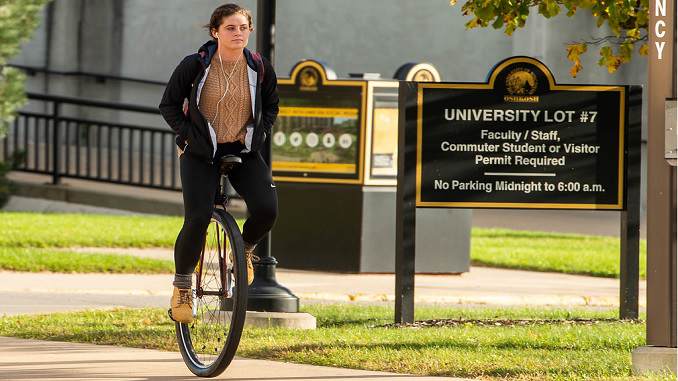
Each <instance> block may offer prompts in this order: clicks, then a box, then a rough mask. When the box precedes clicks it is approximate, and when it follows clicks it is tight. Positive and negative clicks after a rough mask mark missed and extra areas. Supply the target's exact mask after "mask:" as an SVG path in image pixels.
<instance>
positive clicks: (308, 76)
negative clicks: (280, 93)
mask: <svg viewBox="0 0 678 381" xmlns="http://www.w3.org/2000/svg"><path fill="white" fill-rule="evenodd" d="M299 77H300V78H301V79H300V81H301V89H302V90H317V89H318V78H319V75H318V71H317V70H315V69H314V68H311V67H307V68H305V69H303V70H302V71H301V73H299Z"/></svg>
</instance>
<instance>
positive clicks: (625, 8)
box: [450, 0, 649, 77]
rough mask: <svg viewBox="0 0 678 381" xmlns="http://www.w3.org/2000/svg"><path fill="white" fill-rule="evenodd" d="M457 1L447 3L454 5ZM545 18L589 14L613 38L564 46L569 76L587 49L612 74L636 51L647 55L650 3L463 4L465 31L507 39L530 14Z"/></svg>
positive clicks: (543, 0) (540, 0)
mask: <svg viewBox="0 0 678 381" xmlns="http://www.w3.org/2000/svg"><path fill="white" fill-rule="evenodd" d="M456 3H457V0H450V4H451V5H455V4H456ZM535 9H536V11H537V12H538V13H539V14H540V15H542V16H544V17H546V18H551V17H554V16H557V15H558V14H560V13H561V12H563V11H566V12H567V15H568V16H573V15H574V14H575V13H576V12H577V11H582V12H584V11H586V12H590V13H591V15H592V16H593V17H594V19H595V21H596V26H597V27H599V28H600V27H602V26H604V25H605V24H607V25H608V27H609V29H610V31H611V33H612V35H609V36H605V37H601V38H597V39H594V40H592V41H579V42H573V43H570V44H568V45H567V48H566V50H567V58H568V59H569V60H570V61H571V62H572V67H571V69H570V74H571V75H572V76H573V77H576V76H577V73H579V72H580V71H581V69H582V64H581V60H580V57H581V55H582V54H584V53H586V51H587V49H588V47H589V45H600V48H599V54H600V60H599V61H598V64H599V65H601V66H604V67H607V70H608V71H609V72H610V73H614V72H615V71H617V69H618V68H619V67H620V66H621V65H622V64H625V63H627V62H629V61H631V57H632V55H633V52H634V51H635V50H636V49H637V51H638V53H639V54H640V55H647V54H648V46H647V29H648V21H649V0H602V1H595V0H466V2H465V3H464V5H463V6H462V13H463V14H464V15H465V16H471V17H472V19H471V20H470V21H468V22H467V23H466V27H467V28H469V29H470V28H476V27H487V26H489V25H492V27H493V28H495V29H502V28H503V29H504V33H506V34H507V35H509V36H510V35H511V34H513V32H514V31H515V30H516V29H518V28H522V27H524V26H525V21H527V18H528V16H529V15H530V11H531V10H535Z"/></svg>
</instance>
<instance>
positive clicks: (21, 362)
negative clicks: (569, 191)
mask: <svg viewBox="0 0 678 381" xmlns="http://www.w3.org/2000/svg"><path fill="white" fill-rule="evenodd" d="M0 378H1V379H3V380H8V381H9V380H43V381H47V380H60V381H65V380H95V379H96V380H100V381H105V380H130V381H131V380H147V381H154V380H192V381H195V380H197V379H198V378H197V377H196V376H194V375H193V374H192V373H190V372H189V371H188V369H187V368H186V366H185V365H184V363H183V361H182V360H181V356H180V355H179V353H178V352H161V351H156V350H149V349H136V348H122V347H114V346H109V345H92V344H78V343H63V342H52V341H38V340H23V339H15V338H9V337H0ZM216 379H217V380H226V379H228V380H295V381H304V380H336V381H342V380H343V381H348V380H351V381H359V380H380V381H381V380H384V381H391V380H393V381H395V380H398V381H409V380H418V381H427V380H440V381H446V380H448V381H454V380H457V381H463V379H461V378H449V377H422V376H408V375H403V374H394V373H384V372H371V371H364V370H353V369H341V368H329V367H321V366H312V365H300V364H290V363H283V362H276V361H266V360H250V359H241V358H236V359H235V360H234V361H233V362H232V363H231V365H230V366H229V367H228V369H226V371H225V372H224V373H222V374H221V376H219V377H217V378H216Z"/></svg>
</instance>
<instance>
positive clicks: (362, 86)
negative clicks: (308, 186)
mask: <svg viewBox="0 0 678 381" xmlns="http://www.w3.org/2000/svg"><path fill="white" fill-rule="evenodd" d="M307 67H313V68H315V69H317V70H318V71H319V72H320V76H321V78H322V80H321V81H320V82H321V86H322V87H332V86H350V87H356V88H359V90H360V96H361V101H360V110H359V111H358V109H356V108H324V107H285V106H282V107H280V109H281V111H283V109H285V108H287V109H288V110H287V111H283V112H293V113H294V112H300V113H301V112H305V111H308V112H311V113H323V112H327V113H332V112H336V114H332V115H331V116H335V117H360V124H359V127H358V128H359V129H360V131H359V133H358V136H359V141H358V142H356V144H360V147H358V148H359V150H358V151H357V154H358V163H356V164H350V165H353V167H354V168H355V169H354V171H353V172H351V173H348V172H338V171H337V170H336V168H333V169H332V170H330V171H320V170H317V169H310V170H301V169H299V170H298V172H300V173H303V172H317V173H328V174H332V173H344V174H351V175H357V177H358V178H357V179H336V178H335V179H331V178H322V177H310V176H309V177H305V176H299V177H291V176H273V179H274V180H275V181H283V182H305V183H335V184H362V183H363V180H364V178H365V177H364V173H363V171H364V169H365V113H366V107H367V81H366V80H334V79H328V78H327V73H326V72H325V68H324V67H323V66H322V65H321V64H320V63H318V62H316V61H311V60H309V61H302V62H300V63H297V64H296V66H295V67H294V69H293V71H292V74H291V76H290V78H278V85H293V86H294V85H296V77H297V75H298V74H299V72H301V70H303V69H304V68H307ZM290 110H291V111H290ZM323 110H324V111H323ZM350 110H355V111H350ZM353 112H355V115H354V114H352V113H353ZM279 115H280V116H285V115H284V114H282V113H280V114H279ZM327 115H328V116H329V114H327ZM295 116H297V115H295ZM304 116H317V117H322V116H324V115H319V114H314V115H304ZM275 163H276V162H273V166H274V167H275V165H276V164H275ZM307 164H309V165H312V164H316V163H307ZM317 164H328V163H317ZM329 164H331V163H329ZM273 170H276V168H273ZM356 170H357V172H356ZM283 171H284V170H281V172H283ZM289 172H292V171H289ZM294 172H297V171H294Z"/></svg>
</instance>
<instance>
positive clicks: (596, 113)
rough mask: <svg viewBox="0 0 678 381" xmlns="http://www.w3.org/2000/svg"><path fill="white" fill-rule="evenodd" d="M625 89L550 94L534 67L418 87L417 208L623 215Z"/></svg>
mask: <svg viewBox="0 0 678 381" xmlns="http://www.w3.org/2000/svg"><path fill="white" fill-rule="evenodd" d="M627 93H628V92H627V88H626V87H625V86H590V85H557V84H556V83H555V81H554V79H553V75H552V74H551V72H550V71H549V70H548V68H547V67H546V66H545V65H544V64H542V63H541V62H539V61H538V60H535V59H533V58H528V57H513V58H510V59H507V60H505V61H503V62H501V63H499V64H498V65H497V66H496V67H495V68H494V70H493V71H492V72H491V75H490V78H489V81H488V83H486V84H483V83H419V84H418V85H417V172H416V176H417V189H416V197H417V198H416V205H417V206H418V207H461V208H478V207H479V208H492V207H494V208H553V209H616V210H620V209H623V208H624V201H623V200H624V183H625V179H624V161H625V155H624V144H625V141H624V134H625V128H624V127H625V123H626V103H627V101H626V98H627Z"/></svg>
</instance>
